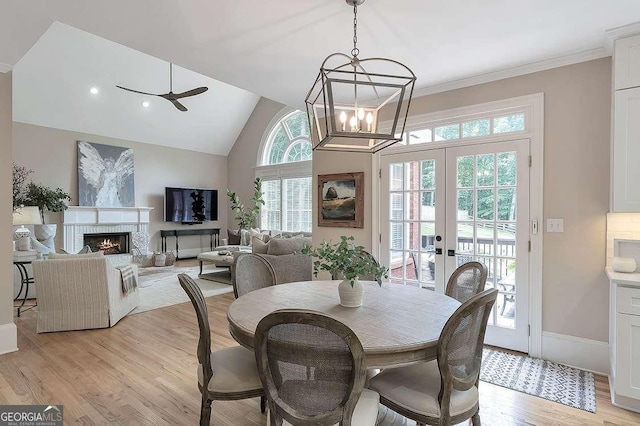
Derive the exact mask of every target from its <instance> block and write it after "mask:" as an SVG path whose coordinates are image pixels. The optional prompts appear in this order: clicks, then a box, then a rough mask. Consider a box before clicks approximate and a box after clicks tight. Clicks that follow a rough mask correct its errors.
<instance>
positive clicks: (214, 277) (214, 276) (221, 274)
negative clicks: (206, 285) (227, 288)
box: [198, 269, 231, 285]
mask: <svg viewBox="0 0 640 426" xmlns="http://www.w3.org/2000/svg"><path fill="white" fill-rule="evenodd" d="M198 277H199V278H201V279H203V280H208V281H215V282H218V283H222V284H227V285H231V271H229V269H222V270H220V271H213V272H206V273H202V274H200V275H198Z"/></svg>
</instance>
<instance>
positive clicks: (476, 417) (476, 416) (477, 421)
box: [471, 411, 482, 426]
mask: <svg viewBox="0 0 640 426" xmlns="http://www.w3.org/2000/svg"><path fill="white" fill-rule="evenodd" d="M471 424H472V425H473V426H482V425H481V424H480V412H478V411H476V413H475V414H474V415H473V417H471Z"/></svg>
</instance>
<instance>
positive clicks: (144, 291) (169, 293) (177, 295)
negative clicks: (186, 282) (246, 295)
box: [129, 267, 233, 315]
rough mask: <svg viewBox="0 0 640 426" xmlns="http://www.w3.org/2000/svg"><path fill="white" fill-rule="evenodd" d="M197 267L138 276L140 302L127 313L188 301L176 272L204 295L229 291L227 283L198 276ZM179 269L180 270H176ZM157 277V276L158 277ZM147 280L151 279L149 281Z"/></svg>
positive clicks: (208, 295) (230, 288)
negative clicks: (193, 282) (184, 274)
mask: <svg viewBox="0 0 640 426" xmlns="http://www.w3.org/2000/svg"><path fill="white" fill-rule="evenodd" d="M199 269H200V268H199V267H191V268H174V269H173V271H172V272H171V273H169V272H168V271H167V273H166V274H165V273H162V274H151V275H143V276H139V277H138V286H139V289H138V291H139V292H140V304H139V305H138V307H137V308H136V309H134V310H133V311H131V313H129V315H133V314H139V313H141V312H146V311H151V310H153V309H159V308H164V307H166V306H171V305H177V304H178V303H184V302H188V301H189V296H187V293H185V292H184V290H183V289H182V287H180V283H179V282H178V274H179V273H186V274H187V275H189V276H190V277H191V278H193V279H194V281H195V282H196V283H197V284H198V287H200V290H202V294H203V295H204V297H211V296H217V295H220V294H225V293H230V292H232V291H233V287H231V286H230V285H228V284H222V283H217V282H213V281H207V280H203V279H200V278H198V271H199ZM178 270H180V271H178ZM158 277H159V278H158ZM149 281H152V282H151V283H150V282H149Z"/></svg>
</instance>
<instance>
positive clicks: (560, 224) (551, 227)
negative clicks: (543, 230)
mask: <svg viewBox="0 0 640 426" xmlns="http://www.w3.org/2000/svg"><path fill="white" fill-rule="evenodd" d="M547 232H564V221H563V220H562V219H547Z"/></svg>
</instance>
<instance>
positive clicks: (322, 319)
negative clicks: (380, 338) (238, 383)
mask: <svg viewBox="0 0 640 426" xmlns="http://www.w3.org/2000/svg"><path fill="white" fill-rule="evenodd" d="M291 323H293V324H309V325H313V326H317V327H322V328H325V329H327V330H329V331H331V332H333V333H335V334H336V335H338V336H339V337H340V338H342V340H344V342H345V343H346V344H347V346H348V347H349V350H350V351H351V355H352V357H353V363H354V369H353V371H352V381H351V389H350V392H349V397H348V398H347V400H346V401H343V403H342V404H340V405H339V406H338V407H336V409H335V410H333V411H330V412H327V413H324V414H323V415H320V416H313V417H311V416H307V415H305V414H303V413H300V412H298V411H296V410H295V409H293V408H291V407H289V406H288V404H286V402H284V401H283V400H282V399H281V398H280V397H279V395H278V390H277V389H276V386H275V382H274V379H273V374H274V373H273V372H272V371H271V368H270V367H269V360H268V357H269V353H268V352H267V342H268V339H267V336H268V332H269V330H270V329H271V328H272V327H274V326H276V325H280V324H291ZM254 350H255V355H256V361H257V363H258V373H259V375H260V380H261V381H262V385H263V387H264V389H265V393H266V396H267V400H268V404H269V410H270V415H271V418H270V420H271V424H272V425H276V424H277V423H276V415H277V416H278V417H280V418H282V419H285V420H287V421H288V422H289V423H291V424H293V425H298V424H314V425H318V426H322V425H334V424H336V423H338V422H339V423H340V425H350V424H351V418H352V416H353V411H354V409H355V406H356V404H357V403H358V400H359V399H360V395H361V394H362V390H363V388H364V384H365V381H366V368H365V363H364V349H363V348H362V344H361V343H360V340H358V338H357V336H356V335H355V334H354V332H353V331H352V330H351V329H350V328H349V327H347V326H346V325H345V324H343V323H341V322H340V321H338V320H336V319H334V318H331V317H329V316H327V315H324V314H321V313H319V312H313V311H304V310H294V309H281V310H278V311H275V312H273V313H271V314H269V315H267V316H266V317H264V318H263V319H262V320H261V321H260V323H258V327H257V329H256V333H255V346H254ZM299 353H300V352H299V351H298V350H295V351H291V353H290V354H289V355H290V356H291V359H300V357H299ZM285 356H286V354H285Z"/></svg>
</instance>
